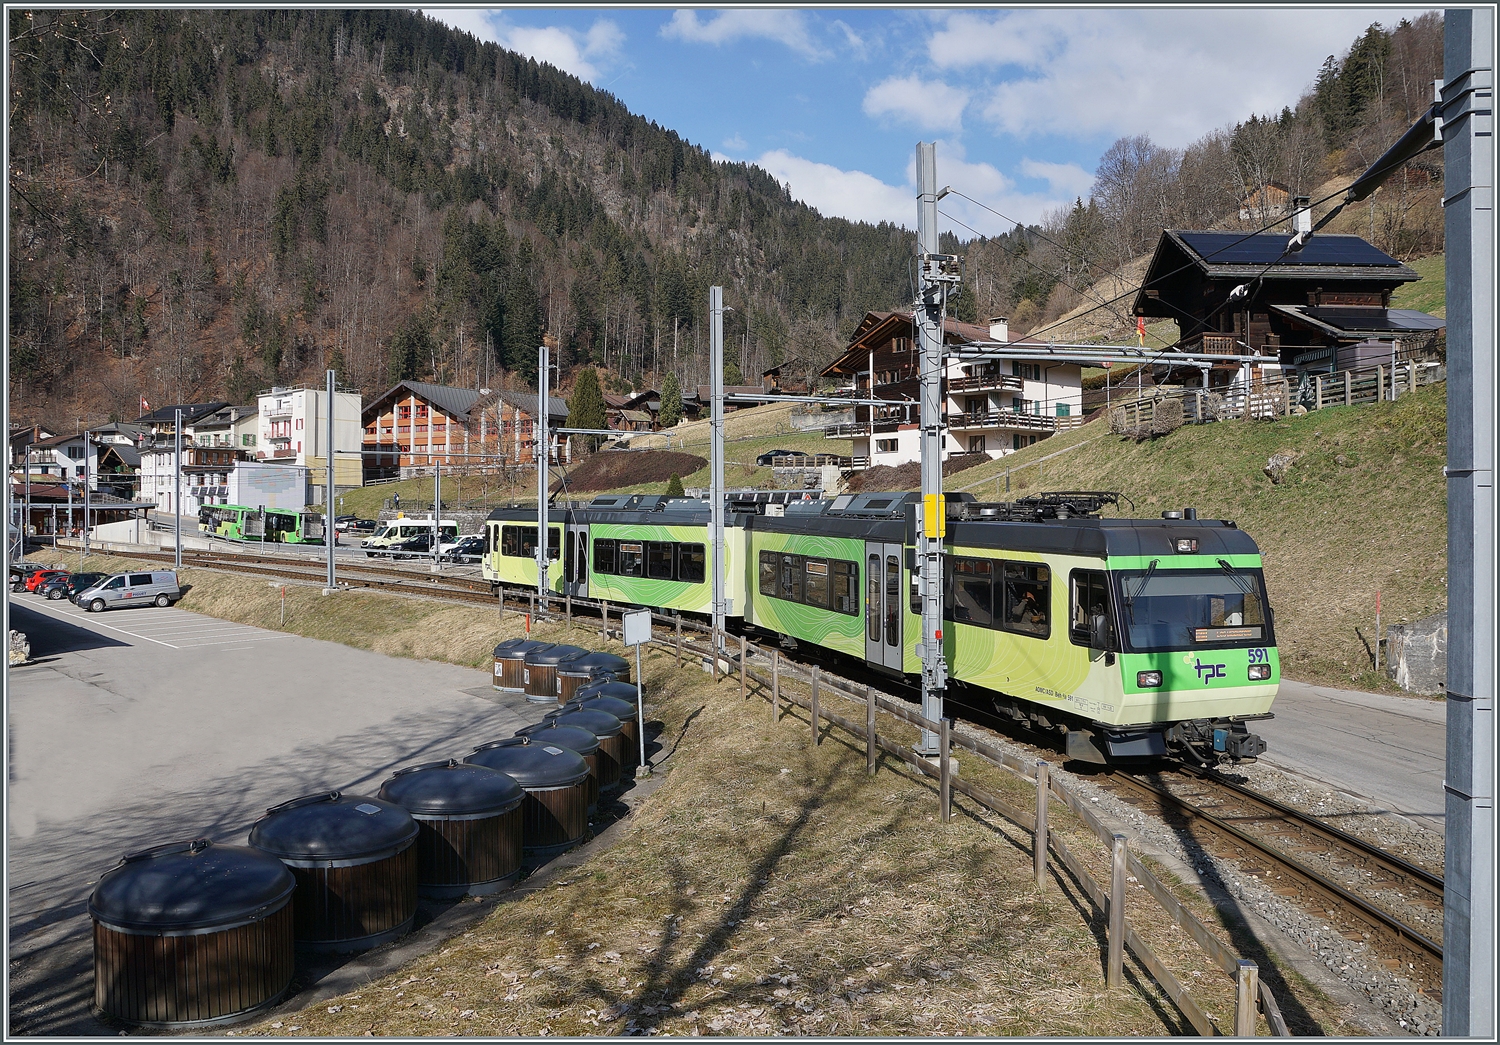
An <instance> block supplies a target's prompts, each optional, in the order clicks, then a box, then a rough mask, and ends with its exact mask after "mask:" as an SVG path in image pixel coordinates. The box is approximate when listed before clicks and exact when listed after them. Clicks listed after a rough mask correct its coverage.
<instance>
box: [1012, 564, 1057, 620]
mask: <svg viewBox="0 0 1500 1045" xmlns="http://www.w3.org/2000/svg"><path fill="white" fill-rule="evenodd" d="M1003 565H1004V568H1005V574H1004V576H1005V589H1004V600H1005V601H1004V602H1002V603H1001V605H1000V608H1001V609H1002V610H1003V611H1004V618H1003V620H1004V627H1005V630H1006V631H1015V632H1019V633H1021V634H1022V635H1035V636H1036V637H1037V638H1043V639H1044V638H1046V637H1047V636H1048V635H1049V634H1051V632H1052V618H1051V595H1052V571H1051V570H1050V569H1048V568H1047V567H1046V566H1043V565H1041V564H1040V563H1033V562H1007V563H1004V564H1003Z"/></svg>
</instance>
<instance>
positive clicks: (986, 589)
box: [944, 558, 995, 628]
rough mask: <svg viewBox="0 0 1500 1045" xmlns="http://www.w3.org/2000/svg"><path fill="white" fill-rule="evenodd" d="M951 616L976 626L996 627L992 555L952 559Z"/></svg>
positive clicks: (950, 573) (948, 615)
mask: <svg viewBox="0 0 1500 1045" xmlns="http://www.w3.org/2000/svg"><path fill="white" fill-rule="evenodd" d="M949 561H950V562H951V563H952V565H951V567H950V568H949V577H950V579H951V582H950V586H949V592H950V593H951V594H950V597H949V607H948V613H946V614H944V616H946V617H948V619H949V620H954V621H961V622H963V623H965V624H972V625H974V626H975V627H977V628H989V627H993V626H994V623H995V613H994V606H993V601H994V564H993V563H992V562H991V561H990V560H989V559H960V558H955V559H950V560H949Z"/></svg>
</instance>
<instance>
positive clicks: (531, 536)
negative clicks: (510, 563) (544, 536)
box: [521, 526, 536, 559]
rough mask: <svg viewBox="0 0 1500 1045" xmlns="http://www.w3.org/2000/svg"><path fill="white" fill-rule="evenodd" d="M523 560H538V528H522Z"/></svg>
mask: <svg viewBox="0 0 1500 1045" xmlns="http://www.w3.org/2000/svg"><path fill="white" fill-rule="evenodd" d="M521 558H523V559H535V558H536V527H535V526H522V527H521Z"/></svg>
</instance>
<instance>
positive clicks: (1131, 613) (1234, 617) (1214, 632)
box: [1116, 567, 1276, 653]
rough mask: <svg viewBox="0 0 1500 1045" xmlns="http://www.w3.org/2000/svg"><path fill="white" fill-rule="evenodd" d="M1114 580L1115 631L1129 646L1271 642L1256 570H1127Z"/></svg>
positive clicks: (1141, 649) (1156, 648) (1139, 649)
mask: <svg viewBox="0 0 1500 1045" xmlns="http://www.w3.org/2000/svg"><path fill="white" fill-rule="evenodd" d="M1116 584H1117V585H1118V588H1117V603H1116V605H1117V606H1118V608H1119V618H1120V625H1121V627H1120V633H1121V636H1122V638H1123V639H1124V641H1125V646H1126V648H1127V649H1129V650H1131V651H1132V652H1136V653H1150V652H1163V651H1168V650H1191V649H1225V648H1233V647H1241V646H1260V647H1265V646H1274V645H1275V644H1276V640H1275V636H1274V635H1273V634H1272V628H1271V617H1270V614H1269V613H1268V612H1267V610H1266V594H1265V579H1264V578H1263V577H1262V575H1261V571H1260V570H1253V569H1239V568H1234V567H1220V568H1218V569H1212V570H1200V569H1189V570H1182V569H1174V570H1162V569H1150V568H1148V569H1145V570H1127V571H1122V572H1120V573H1118V574H1117V575H1116Z"/></svg>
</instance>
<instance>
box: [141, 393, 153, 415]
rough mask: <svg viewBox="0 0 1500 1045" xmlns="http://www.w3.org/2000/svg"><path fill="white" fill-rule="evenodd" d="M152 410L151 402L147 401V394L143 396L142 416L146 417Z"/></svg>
mask: <svg viewBox="0 0 1500 1045" xmlns="http://www.w3.org/2000/svg"><path fill="white" fill-rule="evenodd" d="M150 412H151V404H150V403H148V402H146V397H145V396H141V416H142V417H144V416H145V415H147V414H149V413H150Z"/></svg>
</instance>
